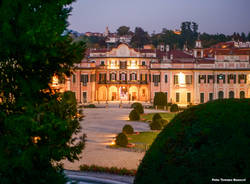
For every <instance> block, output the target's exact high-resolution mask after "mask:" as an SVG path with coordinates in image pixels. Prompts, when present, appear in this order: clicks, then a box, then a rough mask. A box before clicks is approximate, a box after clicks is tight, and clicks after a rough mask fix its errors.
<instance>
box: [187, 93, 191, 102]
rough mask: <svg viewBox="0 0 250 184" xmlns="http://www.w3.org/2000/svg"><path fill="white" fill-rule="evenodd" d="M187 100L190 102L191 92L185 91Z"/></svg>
mask: <svg viewBox="0 0 250 184" xmlns="http://www.w3.org/2000/svg"><path fill="white" fill-rule="evenodd" d="M187 102H188V103H190V102H191V93H187Z"/></svg>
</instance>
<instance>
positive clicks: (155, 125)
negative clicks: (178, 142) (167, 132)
mask: <svg viewBox="0 0 250 184" xmlns="http://www.w3.org/2000/svg"><path fill="white" fill-rule="evenodd" d="M149 126H150V129H151V130H161V129H162V128H163V124H162V119H156V120H155V121H153V122H152V123H150V124H149Z"/></svg>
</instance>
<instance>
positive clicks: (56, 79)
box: [52, 75, 59, 87]
mask: <svg viewBox="0 0 250 184" xmlns="http://www.w3.org/2000/svg"><path fill="white" fill-rule="evenodd" d="M58 81H59V80H58V77H57V76H55V75H54V76H53V77H52V86H53V87H55V86H57V85H58Z"/></svg>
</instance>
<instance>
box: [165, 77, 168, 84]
mask: <svg viewBox="0 0 250 184" xmlns="http://www.w3.org/2000/svg"><path fill="white" fill-rule="evenodd" d="M167 82H168V75H165V83H167Z"/></svg>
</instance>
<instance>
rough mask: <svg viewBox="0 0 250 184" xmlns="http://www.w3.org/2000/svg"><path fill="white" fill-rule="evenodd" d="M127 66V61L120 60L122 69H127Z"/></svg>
mask: <svg viewBox="0 0 250 184" xmlns="http://www.w3.org/2000/svg"><path fill="white" fill-rule="evenodd" d="M126 68H127V62H126V61H120V69H126Z"/></svg>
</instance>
